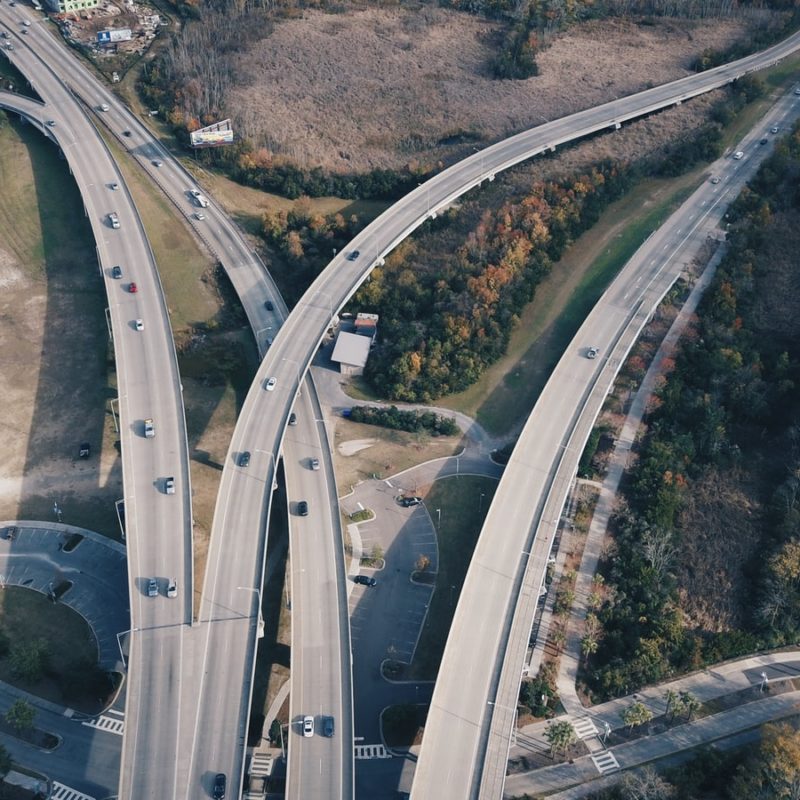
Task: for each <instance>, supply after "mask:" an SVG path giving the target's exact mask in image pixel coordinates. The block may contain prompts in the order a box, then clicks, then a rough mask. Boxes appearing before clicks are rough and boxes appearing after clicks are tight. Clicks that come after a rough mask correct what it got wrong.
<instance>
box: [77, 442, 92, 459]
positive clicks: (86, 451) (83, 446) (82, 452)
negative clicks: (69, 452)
mask: <svg viewBox="0 0 800 800" xmlns="http://www.w3.org/2000/svg"><path fill="white" fill-rule="evenodd" d="M91 454H92V447H91V445H90V444H89V442H81V443H80V445H78V458H89V456H90V455H91Z"/></svg>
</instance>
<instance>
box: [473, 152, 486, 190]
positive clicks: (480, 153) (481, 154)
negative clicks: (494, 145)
mask: <svg viewBox="0 0 800 800" xmlns="http://www.w3.org/2000/svg"><path fill="white" fill-rule="evenodd" d="M472 149H473V151H474V152H476V153H478V154H479V155H480V157H481V179H480V183H483V148H482V147H473V148H472Z"/></svg>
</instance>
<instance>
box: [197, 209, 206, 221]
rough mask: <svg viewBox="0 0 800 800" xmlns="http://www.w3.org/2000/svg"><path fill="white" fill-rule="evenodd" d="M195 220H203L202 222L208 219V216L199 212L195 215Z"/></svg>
mask: <svg viewBox="0 0 800 800" xmlns="http://www.w3.org/2000/svg"><path fill="white" fill-rule="evenodd" d="M194 218H195V219H201V220H202V219H205V218H206V215H205V214H204V213H203V212H202V211H197V212H196V213H195V215H194Z"/></svg>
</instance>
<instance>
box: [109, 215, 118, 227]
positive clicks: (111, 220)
mask: <svg viewBox="0 0 800 800" xmlns="http://www.w3.org/2000/svg"><path fill="white" fill-rule="evenodd" d="M108 222H109V224H110V225H111V227H112V228H115V229H116V228H119V217H118V216H117V214H116V212H114V211H112V212H110V213H109V215H108Z"/></svg>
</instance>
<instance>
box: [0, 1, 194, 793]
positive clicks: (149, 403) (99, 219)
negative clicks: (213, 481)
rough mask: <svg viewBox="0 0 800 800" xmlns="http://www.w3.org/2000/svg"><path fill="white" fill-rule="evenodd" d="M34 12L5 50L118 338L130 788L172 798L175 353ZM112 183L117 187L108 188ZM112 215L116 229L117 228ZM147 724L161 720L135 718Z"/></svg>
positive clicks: (98, 156)
mask: <svg viewBox="0 0 800 800" xmlns="http://www.w3.org/2000/svg"><path fill="white" fill-rule="evenodd" d="M26 13H27V11H26V10H22V9H19V8H14V9H12V8H9V7H8V6H7V5H5V4H4V5H2V6H0V24H2V27H3V28H4V29H5V30H7V31H8V32H9V36H10V40H9V41H11V42H13V45H14V50H13V51H9V50H7V49H6V50H4V52H5V55H6V56H7V57H9V58H10V60H11V61H12V62H13V63H14V65H15V66H16V67H17V68H18V69H19V70H20V71H21V72H23V74H25V75H26V76H27V77H28V79H29V80H30V82H31V84H32V85H33V87H34V88H35V89H36V91H37V92H38V93H39V96H40V97H42V98H46V100H47V103H46V105H44V106H42V105H41V104H39V103H36V102H35V101H31V100H25V99H24V98H16V102H15V105H16V106H17V108H18V109H20V110H21V111H23V112H24V113H25V114H26V116H27V117H28V118H29V119H32V120H35V124H37V125H38V126H39V127H40V129H42V130H43V131H45V132H46V133H47V134H48V136H50V137H51V138H52V139H54V140H55V141H56V142H57V143H58V145H59V147H60V148H61V150H62V152H63V153H64V156H65V158H66V160H67V163H68V164H69V167H70V170H71V171H72V174H73V176H74V178H75V181H76V183H77V185H78V188H79V189H80V192H81V196H82V198H83V202H84V206H85V210H86V215H87V217H88V219H89V222H90V224H91V226H92V231H93V233H94V236H95V240H96V243H97V253H98V260H99V262H100V266H101V272H102V276H103V280H104V282H105V287H106V292H107V295H108V304H109V317H110V321H111V328H112V331H113V334H114V335H113V342H114V354H115V360H116V369H117V383H118V392H119V420H120V439H121V443H122V463H123V485H124V499H125V517H126V532H127V550H128V586H129V592H130V608H131V628H132V635H131V636H130V640H129V648H130V650H129V659H128V666H129V674H128V686H127V708H126V717H127V722H128V725H126V735H125V737H124V738H125V745H124V751H123V770H122V772H123V775H128V776H129V777H130V779H131V780H130V784H129V786H128V787H127V788H126V789H125V791H126V792H127V794H128V796H136V797H141V798H149V797H154V798H155V797H164V796H165V794H169V793H171V791H172V789H171V787H173V786H174V785H175V783H176V780H177V775H176V773H177V768H176V765H177V763H178V748H177V738H176V736H175V735H174V734H175V731H176V730H177V729H178V726H179V720H180V714H181V709H182V700H183V699H184V694H182V692H185V691H186V690H187V689H188V688H189V686H188V684H183V683H182V682H181V681H180V680H176V677H177V676H180V675H182V674H183V672H184V664H183V649H182V647H181V646H180V643H181V642H182V636H181V631H182V629H183V626H185V625H187V624H188V623H189V622H190V620H191V600H192V596H191V592H190V591H188V589H189V587H191V585H192V575H191V570H192V557H191V555H192V528H191V519H192V514H191V487H190V483H189V459H188V452H187V449H186V430H185V424H184V414H183V399H182V394H181V386H180V377H179V375H178V366H177V359H176V354H175V349H174V345H173V341H172V332H171V330H170V326H169V319H168V315H167V309H166V304H165V303H164V298H163V293H162V290H161V283H160V280H159V276H158V271H157V268H156V265H155V261H154V258H153V255H152V252H151V250H150V246H149V244H148V242H147V238H146V236H145V233H144V230H143V228H142V227H141V223H140V221H139V217H138V213H137V211H136V208H135V207H134V204H133V201H132V199H131V197H130V195H129V194H128V191H127V188H126V187H125V182H124V180H123V179H122V175H121V174H120V173H119V171H118V170H117V167H116V164H115V163H114V160H113V159H112V158H111V155H110V153H109V152H108V150H107V149H106V147H105V145H104V143H103V140H102V139H101V137H100V136H99V135H98V133H97V131H96V130H95V128H94V127H93V126H92V125H91V124H90V122H89V120H88V118H87V117H86V115H85V114H84V112H83V110H82V109H81V108H80V106H79V105H78V104H76V103H75V101H74V99H73V98H72V96H71V95H70V93H69V91H68V90H67V88H66V87H65V86H64V84H63V83H62V82H61V81H60V79H59V78H58V76H57V74H56V73H54V72H53V71H52V70H50V69H49V68H47V67H46V65H44V64H43V63H42V62H41V61H40V60H39V59H38V58H37V56H36V54H35V53H34V52H33V51H32V50H31V49H30V48H29V47H28V46H27V44H28V40H29V39H30V40H33V39H35V38H37V36H36V28H37V27H38V26H37V25H34V26H32V27H31V29H30V33H29V34H27V35H24V36H22V35H19V34H18V33H17V31H18V30H19V29H20V24H19V20H20V19H21V18H22V16H23V14H26ZM112 183H116V184H118V186H119V188H118V189H116V190H114V189H112V188H111V184H112ZM112 212H113V213H116V215H117V218H118V221H119V227H118V228H113V227H112V226H111V218H110V217H109V214H110V213H112ZM114 266H119V267H120V268H121V271H122V275H121V277H120V278H119V279H116V278H114V277H112V267H114ZM132 283H135V285H136V289H137V291H136V292H133V291H131V289H132V286H131V284H132ZM137 319H141V320H143V330H137V329H136V327H135V320H137ZM147 418H153V419H154V421H155V431H156V435H155V437H154V438H145V437H144V430H143V421H144V420H145V419H147ZM169 476H171V477H173V478H174V480H175V484H176V493H175V494H174V495H168V494H167V493H166V491H165V479H166V478H167V477H169ZM153 577H155V578H156V579H157V581H158V596H157V597H148V595H147V583H148V581H149V579H150V578H153ZM169 578H176V579H177V581H178V587H179V594H178V597H177V598H174V599H170V598H167V597H166V596H165V595H166V583H167V580H168V579H169ZM120 633H125V632H124V631H120ZM139 720H158V723H159V724H143V725H139V724H138V723H139ZM154 754H159V758H156V757H155V755H154ZM126 761H128V762H129V763H135V762H137V761H138V762H140V763H141V764H144V763H147V764H148V768H147V769H144V768H141V769H137V770H135V771H131V770H126V769H125V767H124V764H125V762H126Z"/></svg>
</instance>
